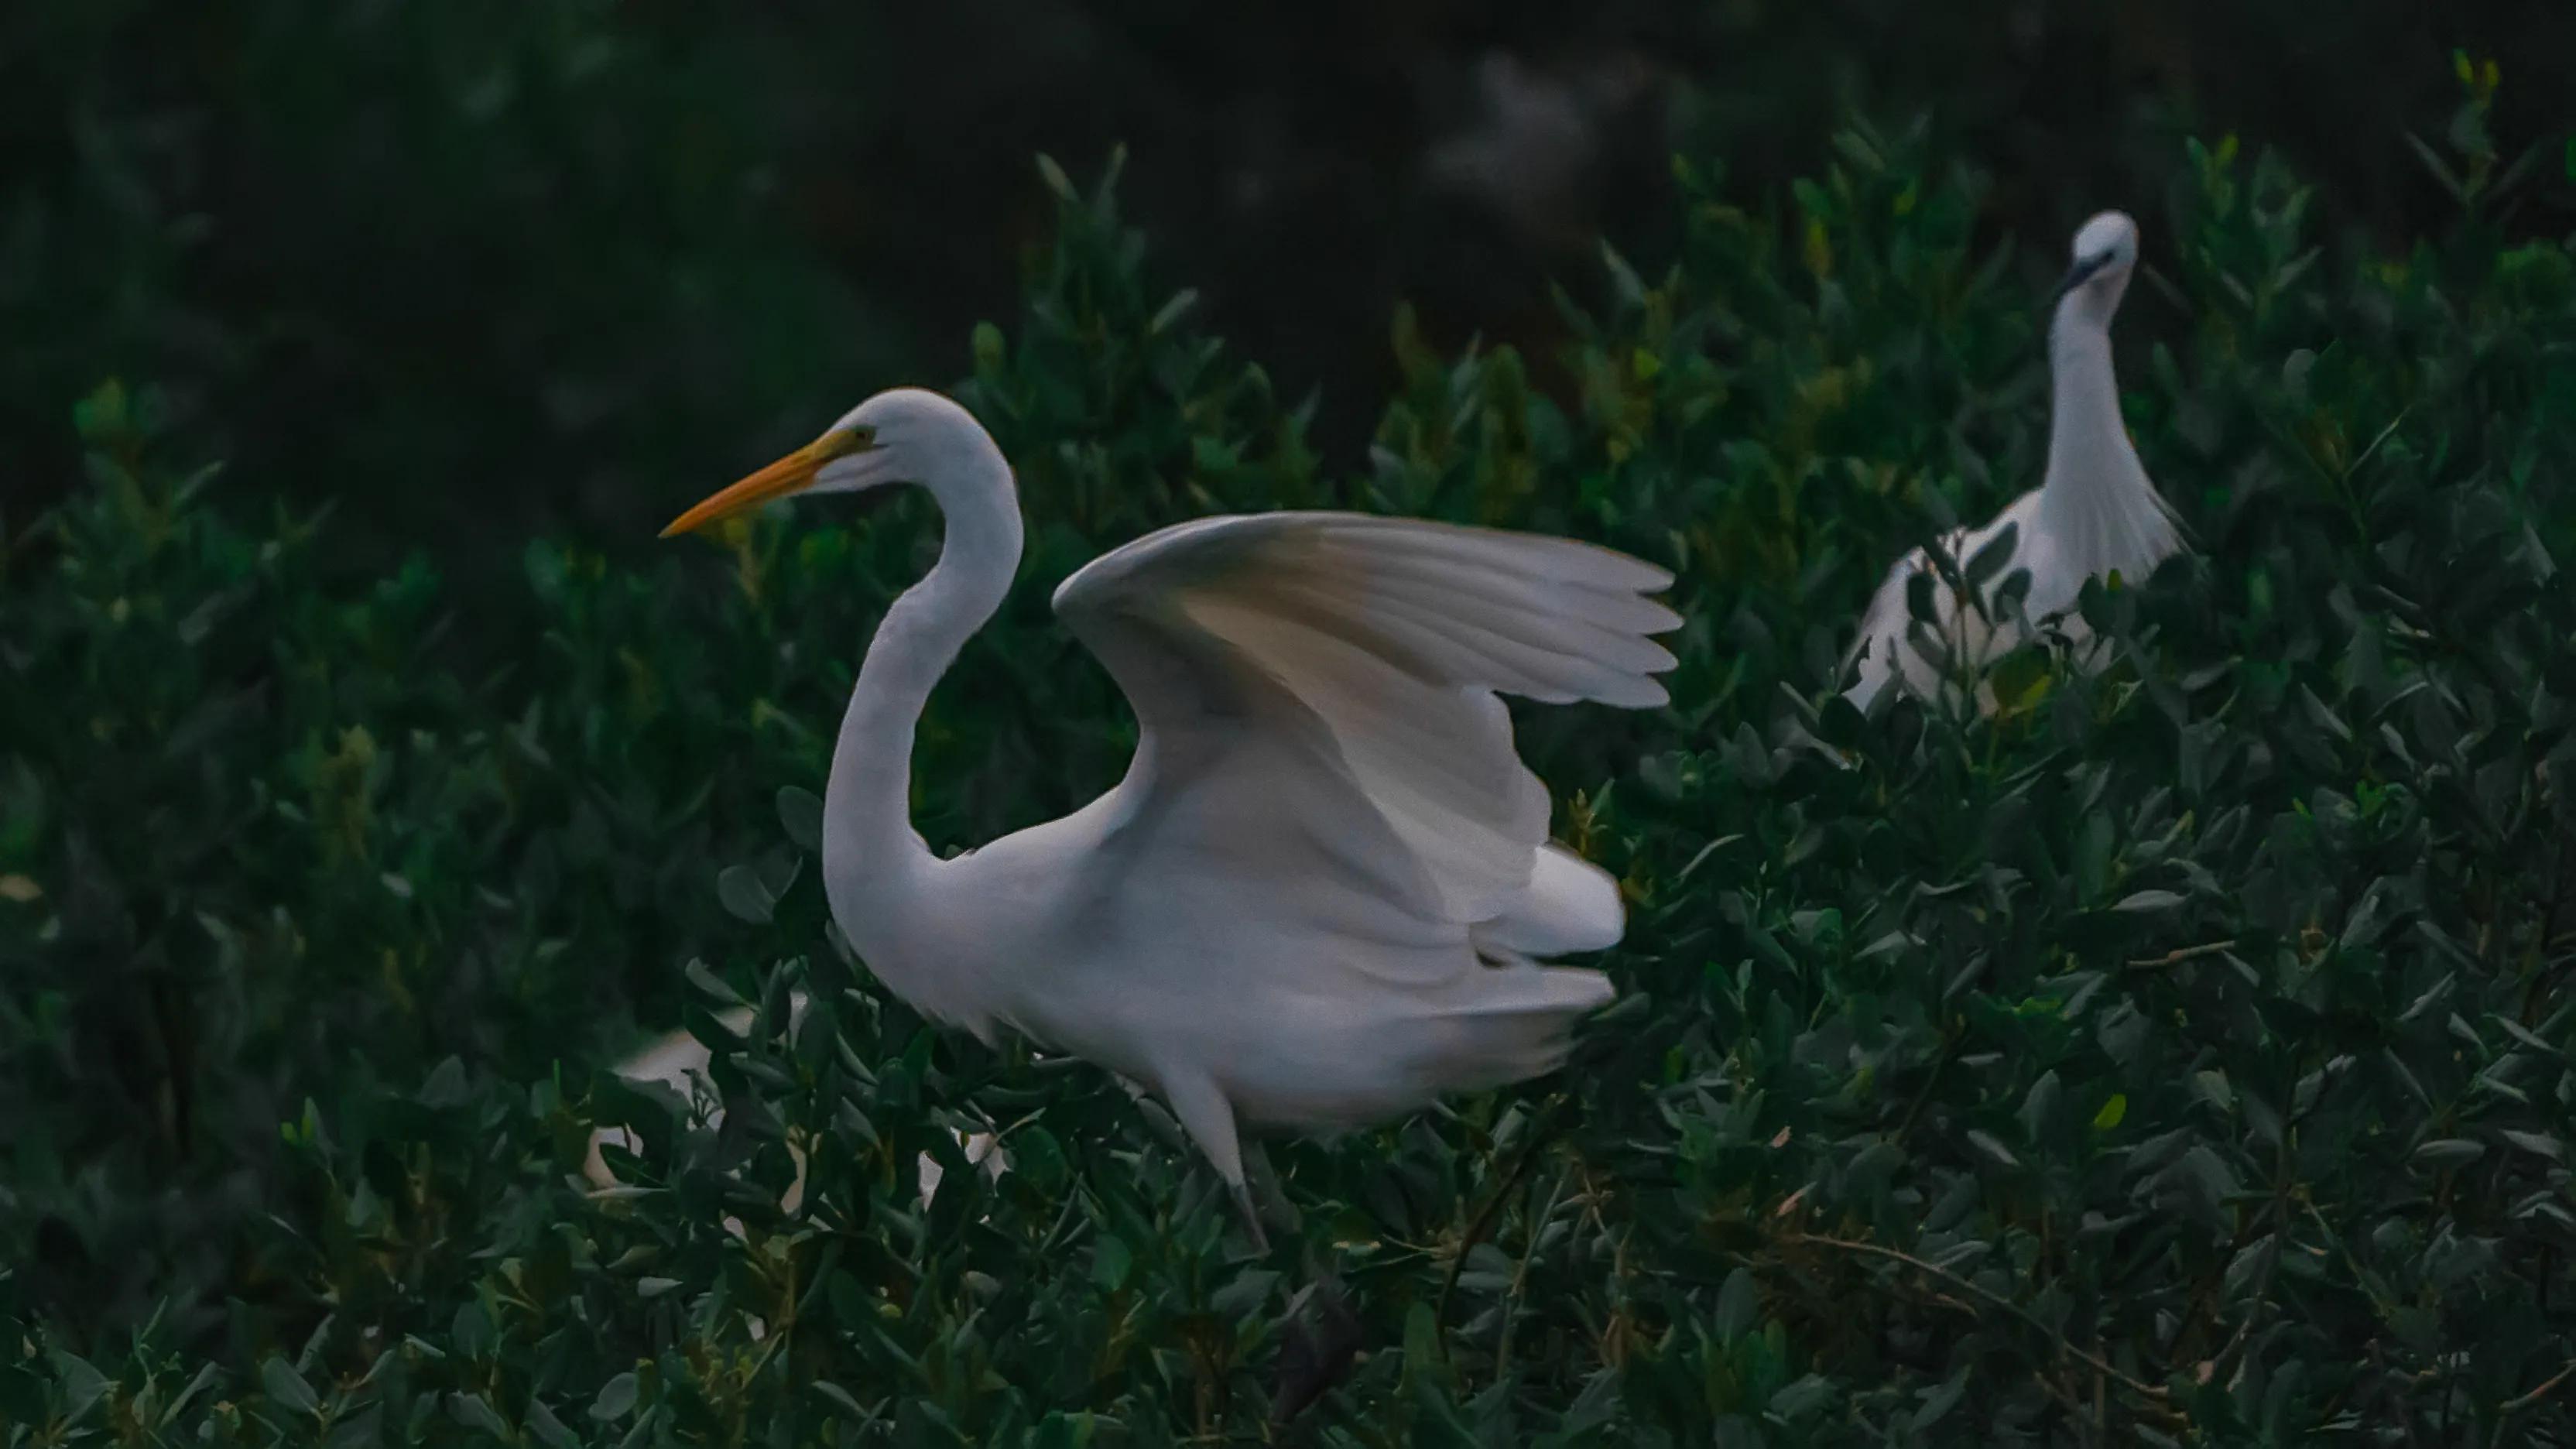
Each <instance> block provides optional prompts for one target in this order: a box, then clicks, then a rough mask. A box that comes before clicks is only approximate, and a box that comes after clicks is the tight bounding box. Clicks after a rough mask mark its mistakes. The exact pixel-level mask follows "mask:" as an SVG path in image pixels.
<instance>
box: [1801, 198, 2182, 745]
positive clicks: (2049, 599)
mask: <svg viewBox="0 0 2576 1449" xmlns="http://www.w3.org/2000/svg"><path fill="white" fill-rule="evenodd" d="M2074 250H2075V264H2074V267H2073V268H2072V269H2071V270H2070V271H2068V272H2067V274H2066V279H2065V281H2063V282H2062V283H2060V284H2059V286H2058V290H2057V301H2056V307H2055V315H2054V316H2053V317H2052V318H2051V320H2050V323H2049V329H2048V362H2049V379H2050V394H2051V403H2050V412H2049V427H2048V472H2047V474H2046V476H2045V477H2043V478H2042V480H2041V481H2040V485H2039V486H2038V487H2037V488H2034V489H2032V490H2031V491H2030V492H2028V493H2025V494H2023V495H2022V496H2021V497H2019V498H2016V499H2014V500H2013V501H2012V504H2011V506H2009V507H2007V508H2005V509H2004V511H2003V512H2001V513H1999V514H1997V515H1995V517H1994V519H1993V520H1992V521H1991V522H1989V523H1987V524H1985V525H1984V526H1983V527H1980V528H1962V529H1957V530H1955V531H1953V532H1952V533H1950V534H1949V535H1948V536H1947V537H1945V538H1944V539H1943V540H1942V548H1943V551H1944V552H1946V553H1948V554H1949V556H1950V558H1951V560H1952V561H1953V563H1954V564H1955V565H1956V566H1957V567H1958V569H1959V570H1960V571H1961V577H1962V579H1963V580H1964V578H1965V573H1966V569H1967V564H1968V561H1969V560H1970V559H1973V558H1975V557H1976V556H1977V553H1978V551H1979V550H1980V549H1982V548H1984V547H1985V546H1986V545H1987V544H1989V543H1991V542H1993V541H1995V540H1996V539H1997V538H1998V537H2000V536H2001V535H2002V534H2003V532H2004V531H2005V530H2006V529H2007V528H2009V529H2011V530H2013V532H2014V541H2013V543H2012V545H2011V555H2010V560H2009V561H2008V562H2006V563H2005V564H2004V565H2003V566H2002V567H2001V568H1999V569H1996V570H1995V571H1994V572H1993V574H1992V575H1991V576H1989V577H1988V578H1987V579H1986V580H1985V589H1986V590H1987V595H1986V597H1987V598H1988V599H1989V600H1990V599H1991V597H1992V591H1993V590H1994V589H1995V588H1996V587H1997V586H1998V585H2000V584H2001V583H2002V582H2003V581H2004V580H2005V579H2006V578H2008V577H2009V576H2010V575H2011V574H2012V572H2013V571H2014V570H2016V569H2027V570H2029V572H2030V592H2029V593H2028V594H2027V595H2026V596H2025V597H2024V599H2023V601H2022V610H2021V612H2022V614H2023V615H2024V616H2025V617H2026V618H2028V619H2030V620H2033V621H2036V622H2039V623H2048V624H2051V627H2054V628H2055V629H2056V630H2057V631H2058V632H2059V633H2061V634H2063V635H2065V636H2066V637H2067V638H2068V640H2069V641H2070V642H2072V643H2074V644H2077V645H2079V646H2080V645H2082V644H2083V643H2085V642H2086V640H2087V639H2088V637H2089V633H2090V631H2089V630H2088V629H2087V628H2086V627H2085V624H2084V620H2083V618H2082V616H2080V615H2077V614H2075V613H2074V612H2073V610H2074V607H2075V601H2076V597H2077V596H2078V595H2079V594H2080V593H2082V592H2083V588H2084V581H2085V580H2086V579H2090V578H2104V579H2107V578H2109V577H2110V576H2111V575H2113V574H2117V575H2119V576H2120V578H2121V580H2122V581H2123V582H2125V583H2129V584H2138V583H2143V582H2145V580H2146V578H2147V576H2148V575H2149V574H2151V573H2153V572H2154V571H2155V568H2156V565H2158V564H2160V563H2162V562H2164V561H2165V560H2166V559H2167V558H2170V557H2171V556H2173V555H2174V554H2176V553H2179V552H2181V551H2182V549H2183V547H2184V544H2183V538H2182V531H2181V527H2180V525H2179V523H2178V522H2177V520H2176V519H2175V517H2174V513H2173V510H2172V508H2171V507H2170V506H2168V505H2167V504H2166V502H2165V500H2164V497H2163V495H2161V494H2159V493H2157V492H2156V487H2155V484H2154V483H2153V482H2152V481H2150V480H2149V479H2148V477H2147V470H2146V468H2145V467H2144V466H2143V465H2142V464H2140V463H2139V462H2138V450H2137V449H2136V448H2135V447H2133V446H2131V445H2130V442H2129V434H2128V430H2127V428H2126V427H2125V426H2124V425H2123V424H2122V422H2121V420H2120V387H2119V381H2118V379H2117V378H2115V377H2114V376H2113V375H2112V370H2111V317H2112V314H2113V313H2115V312H2117V311H2118V310H2119V308H2120V296H2121V294H2122V293H2123V292H2125V291H2127V290H2128V286H2129V275H2130V273H2131V272H2133V271H2135V270H2136V268H2137V264H2138V226H2137V223H2136V222H2133V221H2131V220H2130V219H2129V218H2128V217H2126V216H2124V215H2122V214H2121V213H2119V212H2116V211H2106V212H2104V213H2102V214H2101V215H2099V216H2096V217H2094V218H2093V219H2092V220H2091V221H2088V222H2086V223H2084V226H2083V228H2082V229H2081V230H2079V231H2077V232H2076V233H2075V248H2074ZM1927 573H1928V574H1931V575H1932V577H1931V586H1932V607H1933V613H1934V616H1935V619H1936V621H1937V622H1936V624H1935V625H1934V626H1932V627H1933V629H1934V630H1936V631H1937V632H1936V633H1935V635H1934V637H1935V638H1938V639H1941V640H1942V641H1943V642H1945V643H1946V644H1947V646H1948V649H1949V652H1950V653H1951V654H1952V655H1953V656H1955V658H1956V660H1957V661H1958V665H1959V666H1960V667H1966V668H1971V669H1975V670H1978V671H1982V670H1983V668H1984V667H1985V666H1986V665H1989V664H1991V663H1993V662H1994V661H1995V660H1997V659H1999V658H2001V657H2003V656H2004V655H2005V654H2007V653H2010V652H2011V651H2012V650H2013V649H2015V648H2018V647H2019V646H2020V645H2022V644H2023V643H2025V642H2027V639H2028V630H2027V629H2026V628H2025V627H2024V626H2023V625H2022V624H2021V623H2020V622H2019V621H2017V620H2011V619H1997V618H1993V617H1990V616H1989V614H1988V613H1987V612H1986V611H1985V610H1982V609H1980V608H1979V607H1978V606H1977V604H1975V603H1973V602H1970V601H1968V600H1965V599H1963V598H1962V597H1961V595H1960V592H1959V591H1958V590H1957V589H1955V588H1953V587H1952V586H1951V585H1950V584H1949V583H1947V582H1945V581H1944V580H1942V579H1941V577H1940V576H1939V574H1938V572H1937V571H1935V570H1934V568H1933V564H1932V561H1931V560H1930V559H1929V558H1927V557H1926V556H1925V554H1924V551H1923V550H1922V549H1919V548H1918V549H1916V550H1914V551H1913V552H1911V553H1909V554H1907V555H1906V556H1905V557H1904V558H1901V559H1899V560H1897V562H1896V566H1895V567H1894V568H1892V569H1890V570H1888V574H1887V581H1886V582H1885V583H1882V584H1880V585H1879V588H1878V593H1877V594H1876V595H1875V596H1874V597H1872V598H1871V600H1870V602H1869V609H1868V611H1867V612H1866V613H1864V614H1863V615H1862V616H1861V623H1860V639H1859V642H1858V643H1857V644H1856V645H1855V646H1854V649H1853V654H1854V656H1855V657H1856V659H1857V662H1858V664H1859V671H1860V672H1859V677H1858V679H1857V680H1856V681H1855V682H1854V683H1853V684H1852V686H1851V687H1850V688H1849V689H1848V690H1846V691H1844V696H1843V697H1844V698H1846V699H1849V700H1850V701H1851V702H1852V703H1853V704H1854V705H1856V706H1858V707H1859V708H1860V709H1862V710H1863V711H1866V710H1867V709H1868V708H1869V707H1870V703H1871V701H1873V700H1875V699H1877V698H1878V695H1879V693H1880V691H1882V690H1884V689H1885V688H1886V687H1887V685H1888V684H1889V682H1890V681H1892V680H1897V679H1902V680H1903V681H1904V683H1905V687H1906V688H1907V689H1908V690H1910V691H1912V692H1913V693H1915V694H1916V695H1918V696H1921V697H1923V698H1927V699H1928V698H1931V697H1933V696H1934V694H1935V692H1936V691H1944V690H1947V689H1948V688H1949V686H1950V684H1951V681H1950V680H1948V679H1945V678H1944V677H1943V671H1942V669H1941V666H1940V664H1939V663H1938V662H1936V659H1934V658H1926V657H1925V655H1924V653H1923V651H1922V650H1920V649H1918V648H1917V647H1916V641H1915V640H1914V639H1913V638H1912V637H1910V636H1911V635H1912V633H1913V631H1914V630H1915V629H1916V628H1917V627H1919V626H1918V625H1917V624H1916V623H1915V620H1914V617H1913V615H1912V613H1911V612H1910V611H1909V610H1908V609H1907V606H1906V591H1907V584H1908V581H1909V580H1910V579H1912V578H1913V577H1914V576H1915V575H1917V574H1927ZM1988 607H1989V608H1991V605H1990V604H1989V605H1988ZM2051 621H2054V622H2053V623H2051ZM1934 652H1935V654H1936V655H1937V653H1938V652H1939V651H1938V650H1935V651H1934ZM1978 698H1979V702H1980V705H1981V706H1982V707H1983V708H1985V709H1988V710H1991V709H1992V708H1993V707H1994V698H1993V693H1992V691H1991V690H1990V689H1988V688H1987V687H1985V686H1984V685H1982V684H1981V685H1980V686H1979V690H1978Z"/></svg>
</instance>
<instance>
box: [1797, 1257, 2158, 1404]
mask: <svg viewBox="0 0 2576 1449" xmlns="http://www.w3.org/2000/svg"><path fill="white" fill-rule="evenodd" d="M1786 1241H1788V1242H1792V1243H1812V1244H1814V1245H1816V1246H1818V1247H1823V1248H1839V1249H1841V1250H1842V1251H1844V1252H1846V1253H1858V1254H1861V1255H1863V1256H1866V1257H1872V1258H1883V1259H1886V1260H1887V1261H1888V1262H1891V1263H1901V1264H1903V1265H1904V1266H1906V1267H1908V1268H1912V1269H1914V1270H1915V1271H1917V1272H1920V1273H1925V1274H1929V1275H1930V1276H1932V1277H1935V1278H1938V1279H1940V1280H1941V1281H1942V1282H1944V1283H1947V1284H1949V1285H1951V1286H1952V1287H1954V1288H1957V1289H1959V1290H1960V1291H1962V1292H1965V1293H1967V1294H1969V1295H1971V1296H1973V1297H1975V1298H1976V1299H1977V1300H1978V1301H1980V1302H1983V1303H1986V1304H1989V1305H1991V1306H1993V1307H1996V1308H2000V1309H2002V1310H2003V1311H2005V1312H2006V1313H2009V1314H2011V1315H2013V1316H2014V1317H2016V1318H2019V1319H2020V1320H2021V1321H2023V1322H2024V1323H2027V1324H2029V1325H2030V1326H2031V1327H2033V1328H2036V1329H2038V1330H2039V1331H2040V1332H2041V1333H2044V1334H2046V1335H2048V1337H2049V1339H2050V1340H2051V1341H2052V1342H2054V1343H2055V1344H2056V1345H2057V1348H2058V1351H2059V1352H2060V1353H2063V1354H2065V1355H2066V1356H2067V1357H2069V1358H2072V1359H2075V1360H2077V1361H2079V1362H2081V1363H2084V1364H2086V1365H2088V1366H2090V1367H2091V1368H2092V1369H2093V1370H2094V1371H2095V1372H2096V1373H2099V1374H2102V1375H2104V1376H2106V1377H2109V1378H2112V1379H2116V1380H2118V1381H2119V1384H2120V1386H2121V1387H2122V1388H2125V1389H2127V1390H2129V1391H2130V1392H2131V1393H2134V1394H2137V1395H2138V1396H2140V1397H2142V1398H2146V1399H2152V1400H2154V1401H2155V1402H2156V1403H2158V1404H2162V1403H2164V1402H2165V1401H2166V1400H2167V1399H2169V1398H2171V1397H2172V1395H2171V1393H2170V1392H2169V1391H2168V1390H2166V1389H2163V1388H2161V1387H2159V1386H2157V1385H2155V1384H2151V1383H2148V1382H2147V1381H2146V1380H2144V1379H2141V1378H2138V1377H2135V1376H2134V1375H2131V1374H2126V1373H2123V1372H2121V1371H2120V1370H2119V1369H2116V1368H2114V1367H2112V1366H2111V1364H2110V1362H2109V1361H2108V1360H2106V1359H2103V1358H2101V1357H2099V1356H2097V1355H2094V1354H2091V1353H2087V1352H2085V1351H2084V1350H2083V1349H2080V1348H2077V1347H2076V1346H2075V1345H2074V1344H2071V1343H2069V1342H2067V1341H2066V1336H2065V1335H2064V1334H2062V1333H2059V1332H2058V1331H2057V1330H2056V1329H2054V1328H2051V1327H2049V1326H2048V1324H2047V1323H2045V1322H2044V1321H2042V1320H2041V1319H2040V1317H2039V1315H2037V1314H2035V1313H2033V1312H2031V1311H2030V1310H2029V1309H2027V1308H2024V1307H2022V1306H2021V1305H2020V1304H2018V1303H2015V1302H2013V1301H2012V1300H2011V1299H2009V1298H2006V1297H2003V1296H2002V1295H2001V1294H1998V1293H1994V1292H1991V1291H1989V1290H1987V1289H1985V1288H1982V1287H1979V1286H1978V1285H1977V1284H1975V1283H1972V1282H1970V1281H1969V1280H1967V1279H1965V1278H1962V1277H1960V1276H1959V1275H1958V1274H1956V1273H1953V1272H1951V1271H1950V1270H1949V1269H1947V1268H1944V1267H1941V1266H1940V1265H1938V1264H1935V1263H1927V1262H1925V1261H1924V1260H1923V1259H1921V1258H1918V1257H1915V1256H1914V1255H1913V1254H1911V1253H1905V1252H1899V1251H1898V1250H1896V1249H1894V1248H1888V1247H1882V1246H1880V1245H1879V1244H1877V1243H1864V1242H1860V1241H1857V1240H1855V1239H1852V1238H1831V1237H1826V1236H1825V1235H1823V1234H1821V1233H1793V1234H1791V1235H1790V1236H1789V1237H1788V1238H1787V1239H1786Z"/></svg>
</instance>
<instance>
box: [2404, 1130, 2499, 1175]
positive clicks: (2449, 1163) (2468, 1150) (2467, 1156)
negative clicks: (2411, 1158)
mask: <svg viewBox="0 0 2576 1449" xmlns="http://www.w3.org/2000/svg"><path fill="white" fill-rule="evenodd" d="M2486 1155H2487V1149H2486V1144H2485V1143H2483V1142H2472V1141H2470V1140H2468V1139H2467V1138H2465V1137H2436V1138H2434V1139H2433V1140H2432V1141H2430V1142H2427V1143H2425V1144H2424V1145H2423V1146H2421V1147H2418V1148H2416V1149H2415V1160H2416V1161H2417V1162H2420V1163H2423V1164H2424V1165H2425V1166H2427V1167H2434V1168H2444V1167H2465V1166H2467V1165H2468V1164H2469V1163H2472V1162H2475V1161H2477V1160H2478V1159H2479V1158H2481V1157H2484V1156H2486Z"/></svg>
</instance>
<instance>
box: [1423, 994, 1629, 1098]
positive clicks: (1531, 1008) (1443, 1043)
mask: <svg viewBox="0 0 2576 1449" xmlns="http://www.w3.org/2000/svg"><path fill="white" fill-rule="evenodd" d="M1473 977H1474V979H1473V980H1472V981H1470V982H1468V983H1464V984H1462V986H1461V989H1460V990H1459V992H1458V993H1457V995H1456V997H1455V998H1454V999H1452V1000H1450V1001H1448V1002H1445V1003H1443V1004H1442V1005H1440V1006H1437V1007H1434V1008H1433V1009H1432V1010H1431V1012H1430V1014H1429V1015H1428V1017H1427V1018H1426V1019H1425V1020H1424V1021H1423V1022H1422V1024H1421V1031H1420V1034H1419V1047H1420V1055H1419V1056H1418V1057H1417V1058H1416V1061H1417V1063H1418V1065H1417V1070H1418V1071H1420V1072H1421V1073H1422V1075H1423V1076H1424V1078H1425V1079H1426V1080H1425V1081H1424V1085H1425V1086H1427V1087H1428V1088H1430V1089H1431V1090H1432V1091H1434V1092H1478V1091H1484V1090H1487V1089H1489V1088H1493V1087H1500V1086H1506V1085H1508V1084H1510V1083H1513V1082H1517V1081H1521V1080H1523V1079H1525V1078H1529V1077H1535V1076H1541V1075H1544V1074H1546V1073H1548V1072H1552V1071H1555V1070H1556V1069H1557V1068H1558V1067H1560V1066H1563V1065H1564V1064H1565V1055H1566V1052H1567V1051H1568V1050H1569V1049H1570V1048H1571V1046H1572V1045H1573V1032H1574V1024H1575V1022H1576V1021H1578V1020H1579V1019H1581V1018H1582V1017H1583V1016H1584V1014H1585V1013H1587V1012H1590V1011H1592V1010H1594V1009H1595V1008H1597V1007H1600V1006H1603V1005H1605V1004H1607V1003H1608V1002H1609V1000H1610V998H1611V997H1613V996H1615V995H1617V994H1618V993H1617V991H1616V990H1615V989H1614V988H1613V987H1612V986H1611V985H1610V978H1609V977H1607V976H1604V975H1602V974H1601V973H1600V972H1598V971H1585V970H1579V969H1576V968H1573V967H1565V966H1533V965H1528V964H1526V963H1524V964H1519V965H1512V966H1500V967H1482V968H1479V969H1478V970H1477V971H1476V972H1474V973H1473Z"/></svg>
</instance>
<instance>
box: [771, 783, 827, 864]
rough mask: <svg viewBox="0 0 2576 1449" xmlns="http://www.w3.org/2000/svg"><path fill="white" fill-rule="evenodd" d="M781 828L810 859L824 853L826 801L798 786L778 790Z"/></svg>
mask: <svg viewBox="0 0 2576 1449" xmlns="http://www.w3.org/2000/svg"><path fill="white" fill-rule="evenodd" d="M778 824H779V826H780V828H782V829H784V830H785V831H786V832H787V838H788V839H789V840H790V841H792V842H793V843H794V844H795V846H796V848H797V849H798V850H801V851H804V852H805V853H806V854H807V855H816V854H820V853H821V851H822V849H823V797H822V796H820V795H817V794H815V793H814V792H813V791H811V790H806V789H801V788H799V787H797V786H795V785H782V786H780V787H779V789H778Z"/></svg>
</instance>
